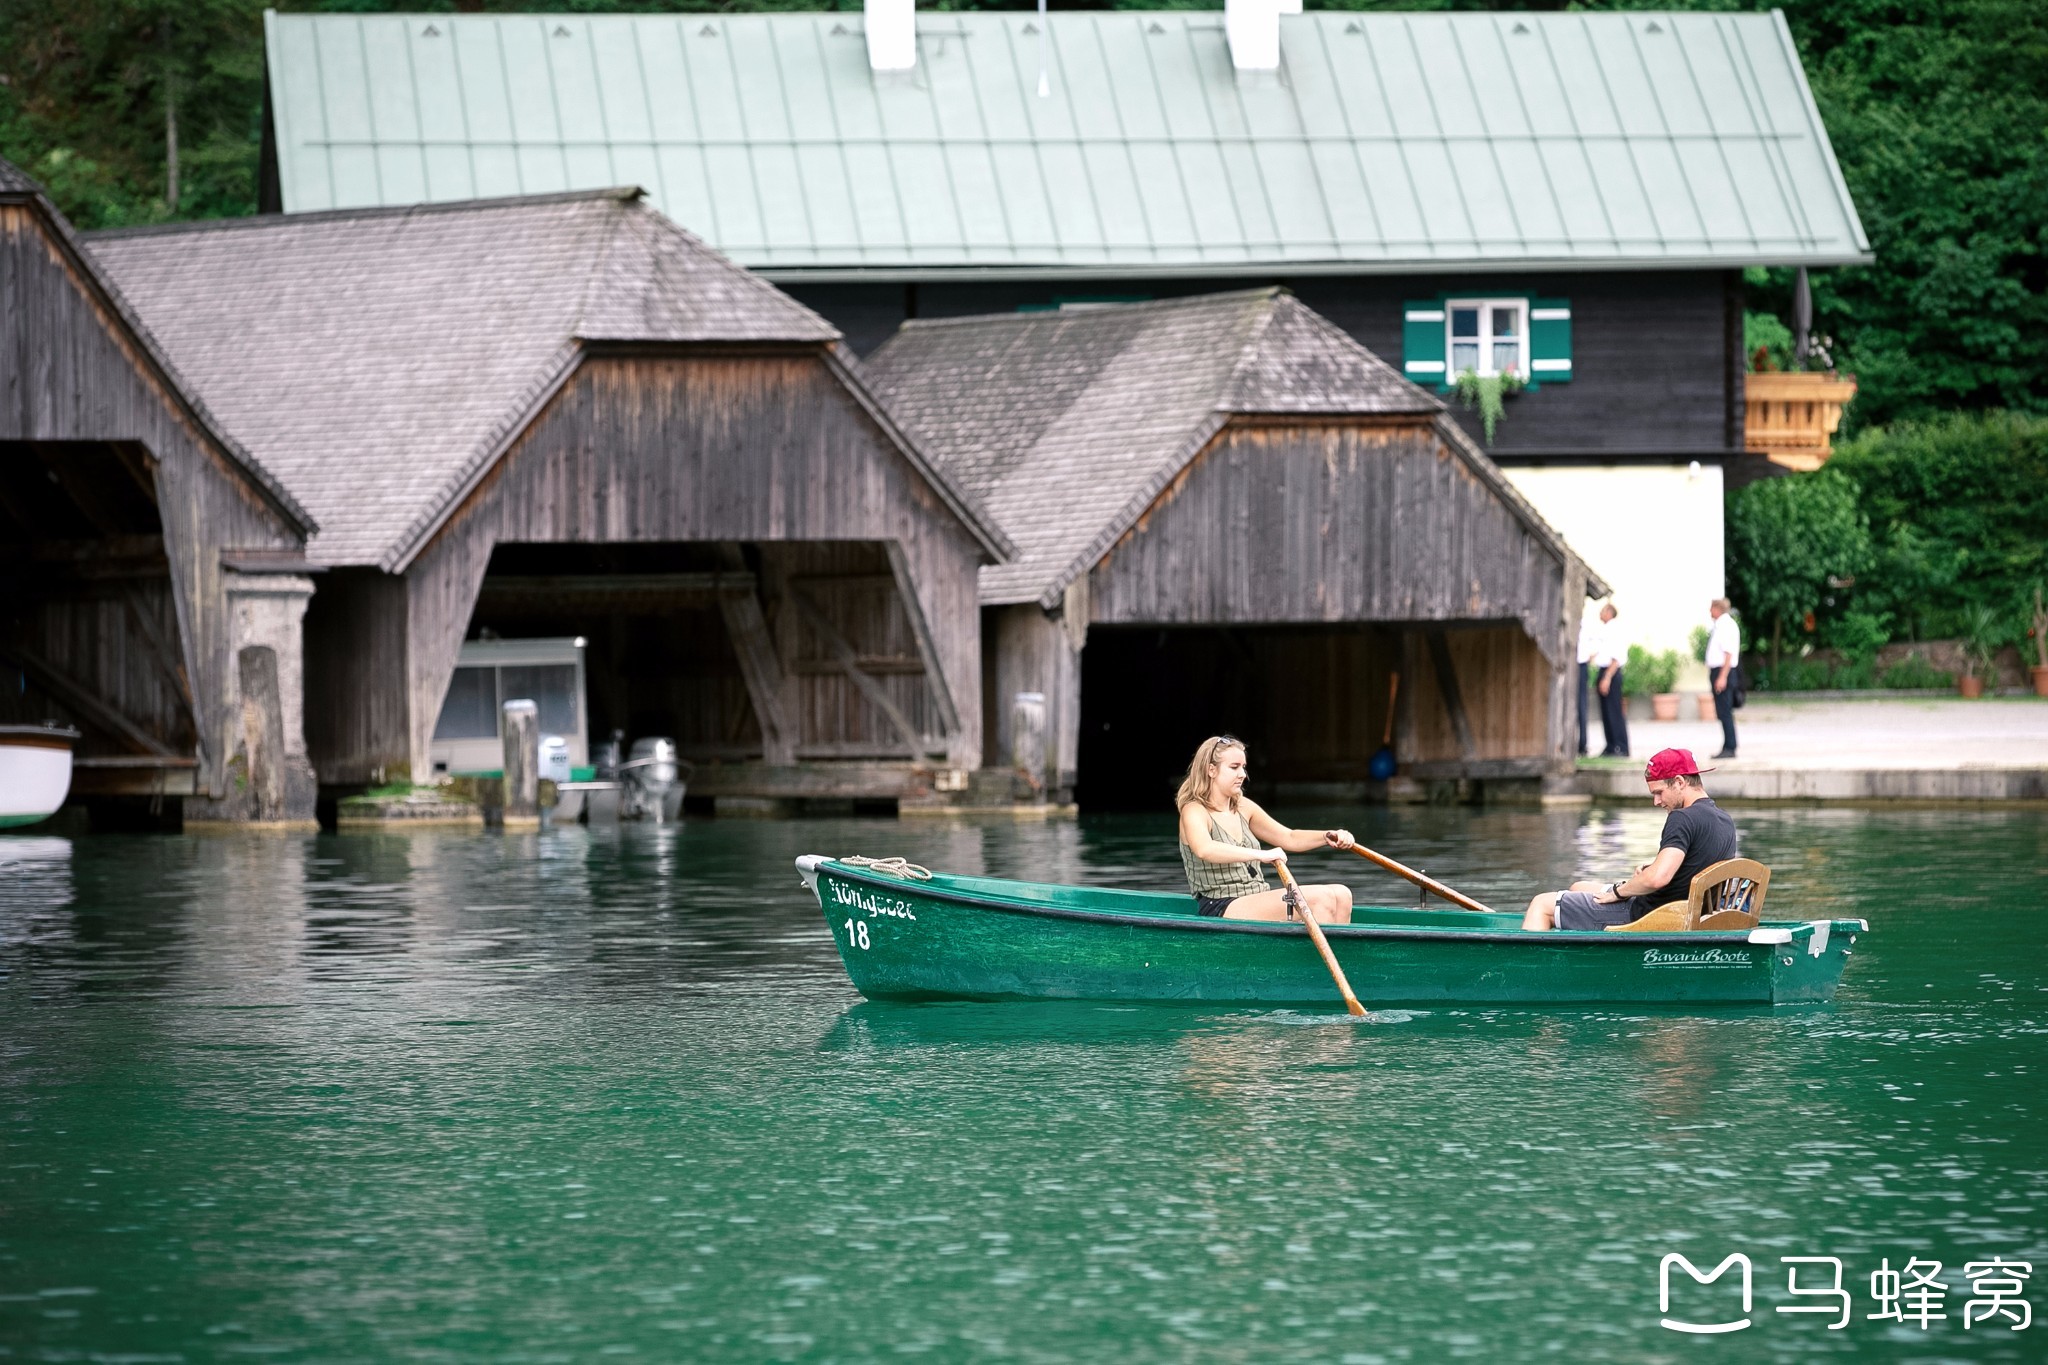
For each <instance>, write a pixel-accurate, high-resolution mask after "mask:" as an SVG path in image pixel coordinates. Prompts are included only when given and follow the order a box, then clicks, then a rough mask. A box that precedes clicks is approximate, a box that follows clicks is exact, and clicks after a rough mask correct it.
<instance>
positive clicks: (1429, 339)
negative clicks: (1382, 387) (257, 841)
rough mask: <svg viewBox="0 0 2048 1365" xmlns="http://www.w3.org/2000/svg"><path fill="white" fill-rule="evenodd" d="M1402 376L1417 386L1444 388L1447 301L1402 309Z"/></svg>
mask: <svg viewBox="0 0 2048 1365" xmlns="http://www.w3.org/2000/svg"><path fill="white" fill-rule="evenodd" d="M1401 373H1403V374H1405V375H1407V376H1408V377H1409V378H1410V379H1412V380H1414V381H1415V382H1416V383H1418V384H1435V385H1438V386H1439V387H1441V386H1442V385H1444V384H1446V383H1448V382H1449V381H1450V378H1451V376H1450V375H1449V374H1447V373H1446V372H1445V370H1444V301H1443V299H1442V298H1434V299H1421V300H1419V301H1417V302H1415V303H1406V304H1403V305H1401Z"/></svg>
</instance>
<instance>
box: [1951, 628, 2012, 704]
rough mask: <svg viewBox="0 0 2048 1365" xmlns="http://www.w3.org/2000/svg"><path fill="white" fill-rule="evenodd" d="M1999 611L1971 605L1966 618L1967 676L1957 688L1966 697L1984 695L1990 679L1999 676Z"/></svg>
mask: <svg viewBox="0 0 2048 1365" xmlns="http://www.w3.org/2000/svg"><path fill="white" fill-rule="evenodd" d="M2001 643H2002V641H2001V640H2000V639H1999V629H1998V613H1997V612H1995V611H1993V610H1992V609H1991V608H1989V607H1986V606H1975V607H1972V608H1970V610H1969V611H1968V613H1966V614H1965V615H1964V617H1963V675H1962V676H1961V677H1960V678H1957V679H1956V690H1957V691H1959V692H1961V693H1962V694H1963V695H1964V696H1965V697H1981V696H1983V695H1984V683H1985V681H1986V679H1991V678H1996V677H1997V668H1998V646H1999V645H2000V644H2001Z"/></svg>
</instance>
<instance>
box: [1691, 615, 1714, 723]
mask: <svg viewBox="0 0 2048 1365" xmlns="http://www.w3.org/2000/svg"><path fill="white" fill-rule="evenodd" d="M1711 634H1712V632H1711V631H1709V630H1708V629H1707V628H1706V627H1705V626H1694V627H1693V628H1692V634H1691V635H1690V636H1689V637H1688V639H1689V641H1690V643H1691V644H1692V657H1693V659H1694V660H1695V661H1697V662H1699V663H1702V664H1703V663H1705V662H1706V661H1707V640H1708V638H1709V637H1710V636H1711ZM1694 700H1695V701H1697V702H1698V703H1699V707H1700V719H1701V720H1719V719H1720V715H1719V713H1717V712H1716V711H1715V710H1714V672H1713V670H1712V669H1708V670H1707V690H1706V691H1704V692H1702V693H1700V694H1699V695H1698V696H1697V697H1695V698H1694Z"/></svg>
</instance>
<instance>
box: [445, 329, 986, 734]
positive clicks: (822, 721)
mask: <svg viewBox="0 0 2048 1365" xmlns="http://www.w3.org/2000/svg"><path fill="white" fill-rule="evenodd" d="M578 541H580V542H636V541H637V542H745V543H748V544H751V545H757V546H769V545H772V546H774V547H776V554H777V555H785V554H789V553H794V546H793V543H795V542H847V541H858V542H866V543H869V544H875V543H881V544H885V545H890V546H893V547H894V550H895V554H896V555H897V557H898V558H899V559H900V561H901V564H902V567H903V574H904V576H905V577H906V578H908V579H909V581H910V582H911V583H912V584H913V585H914V588H915V591H916V594H917V599H918V601H917V605H918V606H919V608H920V609H921V611H920V615H921V617H922V619H923V620H924V621H925V622H926V623H927V625H928V628H929V631H930V636H931V645H932V653H933V655H934V657H935V658H936V659H937V661H938V664H939V667H940V676H939V677H936V678H927V679H925V683H924V685H925V686H926V687H927V688H928V689H929V690H930V691H931V692H932V694H933V695H932V696H931V698H930V699H929V700H930V702H931V705H932V706H933V707H934V708H935V709H936V710H939V711H941V712H943V711H944V710H945V709H946V707H947V706H948V705H950V706H951V707H952V708H953V710H954V712H955V713H956V714H957V716H958V720H959V725H958V728H957V730H956V732H955V733H954V734H953V735H952V736H951V737H950V740H949V750H950V753H949V760H948V761H949V762H951V763H952V764H953V765H954V766H958V767H963V768H971V767H974V766H976V765H977V763H978V762H979V759H980V756H981V747H982V746H981V732H980V714H979V708H978V707H975V706H973V705H971V704H966V705H962V704H960V700H962V699H964V700H967V701H968V702H970V703H971V699H973V698H975V697H977V696H979V695H980V692H981V679H980V668H981V651H980V631H979V600H978V596H977V592H976V570H977V568H978V566H979V564H980V562H981V559H982V551H981V549H980V547H979V545H978V544H977V542H976V541H975V540H974V539H973V537H972V535H971V533H970V532H969V531H968V530H967V528H966V527H965V526H963V525H962V524H961V523H960V522H959V521H958V520H957V519H956V518H955V516H954V515H953V513H952V512H951V511H950V509H948V508H947V507H946V506H945V504H944V503H943V502H942V501H941V499H940V498H939V496H938V495H937V494H936V493H935V492H934V491H933V490H932V489H931V487H930V486H929V484H927V483H926V482H925V481H924V480H923V479H922V477H921V476H920V475H919V474H918V473H917V471H916V470H915V469H914V468H913V467H912V466H911V465H910V464H909V462H908V461H907V460H905V459H904V458H903V457H902V456H901V455H900V454H899V453H898V452H897V451H896V450H895V449H894V448H893V447H891V446H889V445H888V443H887V442H886V439H885V438H884V436H883V435H882V433H881V431H880V430H879V429H878V428H877V427H876V426H875V424H874V422H873V421H872V419H871V418H869V417H868V415H867V414H866V412H865V411H864V410H863V409H862V408H861V407H860V406H859V404H858V403H857V402H856V401H855V400H854V399H853V397H852V396H851V395H850V394H849V393H848V392H847V390H846V389H845V388H844V387H843V386H842V385H841V384H840V383H839V382H838V380H837V379H836V378H834V376H833V375H832V373H831V371H830V369H829V367H828V366H827V365H826V363H825V362H824V360H823V358H822V357H821V355H820V354H819V353H817V352H814V351H797V352H769V351H755V352H727V353H706V352H697V353H692V354H666V355H644V354H642V355H600V356H593V357H590V358H588V359H586V360H585V361H584V363H583V365H582V367H581V368H580V369H579V371H578V373H577V374H576V375H575V376H574V377H573V378H572V379H571V380H570V382H569V383H568V384H567V385H565V386H564V388H563V390H562V392H561V393H559V394H558V395H557V396H556V398H555V399H554V401H553V402H552V403H551V404H550V405H549V407H548V408H547V409H546V410H545V411H544V412H543V413H542V415H541V416H540V417H539V418H538V419H536V421H535V422H534V423H533V424H532V425H531V427H529V429H528V430H527V432H526V433H525V434H524V435H523V436H522V437H521V438H520V440H519V441H518V442H517V443H516V444H515V446H514V447H513V448H512V450H511V451H510V452H509V453H508V454H507V455H506V457H505V458H504V459H503V460H502V461H501V462H500V463H499V465H498V466H497V467H496V469H494V470H493V471H492V472H491V473H490V475H488V476H487V477H486V478H485V479H484V480H483V481H482V483H480V484H479V486H478V487H477V488H476V489H475V490H474V491H473V492H472V493H471V494H470V495H469V496H468V498H467V499H466V500H465V501H464V503H463V505H462V506H461V507H460V508H459V509H458V510H457V511H456V513H455V515H454V517H453V518H451V520H450V521H449V523H448V524H447V525H446V526H445V527H444V528H443V529H442V530H441V531H440V532H439V533H438V534H437V535H436V536H435V537H434V538H433V539H432V540H431V541H430V542H429V544H428V545H427V547H426V548H425V549H424V550H423V551H422V552H421V553H420V555H419V556H418V558H417V559H416V560H415V561H414V562H413V564H412V565H411V566H410V567H409V568H408V569H407V570H406V571H405V572H406V579H407V583H408V624H407V632H408V639H409V651H408V653H409V657H408V673H409V677H408V691H409V697H410V703H409V704H410V711H411V732H412V752H413V763H414V767H415V769H416V770H418V771H425V766H426V761H427V760H426V755H427V747H428V743H429V740H430V737H431V735H432V732H433V725H434V720H435V717H436V713H437V711H438V709H439V706H440V702H441V698H442V697H443V696H444V695H445V693H446V691H447V686H448V679H449V676H450V674H451V673H452V671H453V669H454V666H455V658H456V654H457V652H458V650H459V649H460V645H461V641H462V638H463V635H464V633H465V630H466V629H467V627H468V624H469V621H470V615H471V608H472V605H473V604H474V602H475V600H476V597H477V592H478V588H479V586H480V584H481V582H482V579H483V576H484V573H485V570H486V567H487V565H488V564H489V561H490V556H491V552H492V549H493V547H495V546H496V545H498V544H500V543H510V542H520V543H546V542H578ZM804 553H809V551H805V552H804ZM821 553H827V560H828V561H829V560H830V554H831V553H836V552H821ZM777 562H781V561H777ZM792 562H795V561H792ZM849 562H850V561H849ZM862 564H863V566H864V567H862V568H861V569H860V570H859V575H860V576H863V577H866V578H867V579H868V581H867V585H866V586H863V587H860V588H858V589H855V588H853V587H851V586H848V587H846V588H844V589H830V588H826V587H823V586H820V585H818V584H816V583H811V584H809V585H808V586H807V589H806V590H807V593H811V595H820V594H822V595H823V596H826V597H830V598H832V599H833V601H834V603H835V609H836V610H843V611H845V612H847V613H848V616H847V622H848V624H849V625H850V626H852V627H853V628H854V629H855V631H856V633H857V638H856V648H857V649H874V650H876V651H879V652H881V653H884V654H890V655H893V656H894V657H904V656H903V655H901V654H896V653H895V652H896V651H899V650H905V651H907V652H908V653H910V654H915V653H916V652H917V650H916V649H915V647H914V646H913V645H907V644H906V642H905V641H904V640H903V639H902V637H901V633H900V631H899V629H898V625H896V624H889V623H885V622H883V621H882V620H880V619H879V618H875V617H874V613H875V612H876V611H877V610H878V608H877V605H876V604H877V602H878V601H879V600H880V598H879V597H878V596H876V595H875V594H876V593H878V592H879V591H880V585H879V577H878V576H879V574H880V573H881V572H885V571H888V568H889V566H888V564H887V561H886V559H885V560H884V562H883V567H882V568H881V569H875V568H873V567H872V564H873V561H872V559H871V558H870V559H864V560H862ZM827 567H828V572H827V574H826V575H825V576H828V577H829V576H831V573H832V572H836V571H837V570H834V569H832V568H831V565H830V563H829V562H828V566H827ZM870 576H872V577H870ZM812 589H815V592H814V593H812V592H811V590H812ZM849 594H850V595H849ZM863 594H865V596H863ZM863 614H866V615H867V616H868V617H870V618H873V619H870V620H868V621H867V623H866V624H862V623H861V618H862V617H863ZM908 619H909V618H908V615H907V614H906V615H905V616H904V618H903V620H904V622H907V621H908ZM796 644H797V645H798V647H799V652H798V654H797V655H796V656H794V657H796V658H797V659H799V660H802V659H804V658H806V657H810V656H807V655H805V654H804V653H803V652H802V650H804V649H807V648H809V647H810V644H809V643H806V641H805V637H804V635H803V632H802V630H801V629H799V630H798V632H797V640H796ZM799 676H800V678H801V677H808V676H812V675H801V674H800V675H799ZM891 676H892V679H893V680H892V681H890V682H888V683H887V684H885V686H886V687H887V688H890V689H893V691H892V693H891V695H892V696H900V697H901V700H902V701H903V703H905V704H906V705H908V706H909V707H911V708H912V709H913V711H914V712H915V714H918V715H925V714H927V713H926V712H922V711H915V708H917V707H920V706H923V705H924V704H925V702H924V701H921V700H920V698H919V696H918V695H917V693H916V690H915V687H914V685H913V684H912V683H911V682H909V681H907V680H906V679H907V678H908V676H909V675H907V674H895V675H891ZM941 688H943V689H944V693H945V696H944V698H943V704H942V699H941V698H940V697H939V696H938V691H939V689H941ZM798 690H799V693H800V696H801V697H802V698H804V700H802V701H801V702H800V707H801V709H802V710H803V711H804V714H805V717H806V719H805V722H804V725H805V729H804V731H803V733H804V735H805V736H806V738H807V742H812V743H844V744H849V745H852V744H859V743H867V742H870V740H871V739H872V737H873V736H874V735H875V734H876V733H878V732H877V731H876V730H875V729H874V728H873V720H874V718H873V717H872V716H868V715H866V714H865V713H864V712H862V711H861V709H860V708H858V707H855V706H853V705H852V704H851V703H849V702H848V701H846V699H845V696H844V693H843V690H842V689H841V687H840V686H839V684H838V683H837V682H835V681H833V680H829V679H824V678H822V677H818V678H817V680H816V681H811V682H801V681H800V682H799V684H798ZM813 727H815V728H813ZM827 736H829V739H828V738H826V737H827Z"/></svg>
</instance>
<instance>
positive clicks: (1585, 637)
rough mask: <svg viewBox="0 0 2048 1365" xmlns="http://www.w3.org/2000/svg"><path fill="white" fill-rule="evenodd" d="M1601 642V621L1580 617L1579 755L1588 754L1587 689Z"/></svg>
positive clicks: (1582, 756)
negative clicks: (1594, 652) (1594, 654)
mask: <svg viewBox="0 0 2048 1365" xmlns="http://www.w3.org/2000/svg"><path fill="white" fill-rule="evenodd" d="M1599 643H1600V622H1599V620H1598V619H1596V618H1594V617H1591V616H1585V617H1581V618H1580V619H1579V757H1581V758H1584V757H1585V756H1586V689H1587V688H1588V687H1589V686H1590V685H1591V682H1592V674H1591V672H1590V671H1589V665H1591V664H1592V662H1593V650H1594V648H1595V647H1596V646H1597V645H1598V644H1599Z"/></svg>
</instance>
